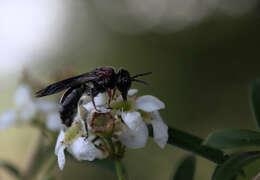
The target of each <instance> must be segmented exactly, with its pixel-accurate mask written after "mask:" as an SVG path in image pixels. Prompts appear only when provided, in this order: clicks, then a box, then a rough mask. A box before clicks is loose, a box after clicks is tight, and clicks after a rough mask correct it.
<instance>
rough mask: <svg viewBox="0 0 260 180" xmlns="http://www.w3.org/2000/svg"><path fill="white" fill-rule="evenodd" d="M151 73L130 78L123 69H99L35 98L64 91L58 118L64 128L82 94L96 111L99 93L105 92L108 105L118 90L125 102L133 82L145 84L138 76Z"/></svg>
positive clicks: (62, 83) (74, 113) (46, 89)
mask: <svg viewBox="0 0 260 180" xmlns="http://www.w3.org/2000/svg"><path fill="white" fill-rule="evenodd" d="M149 74H151V72H147V73H142V74H137V75H135V76H132V77H131V76H130V74H129V72H128V71H127V70H125V69H119V71H118V72H117V73H116V72H115V69H114V68H112V67H99V68H96V69H94V70H92V71H90V72H87V73H84V74H81V75H79V76H75V77H71V78H68V79H65V80H62V81H59V82H56V83H54V84H51V85H49V86H47V87H46V88H44V89H42V90H40V91H38V92H36V97H43V96H48V95H52V94H55V93H59V92H61V91H63V90H65V89H67V91H65V93H64V95H63V96H62V98H61V101H60V104H61V108H60V117H61V120H62V122H63V124H65V125H66V126H68V127H69V126H71V124H72V122H73V118H74V116H75V115H76V113H77V107H78V102H79V100H80V98H81V96H82V95H83V94H84V93H87V95H88V96H90V97H91V99H92V103H93V105H94V107H95V109H96V105H95V102H94V97H96V96H97V95H98V94H99V93H104V92H107V93H108V96H109V100H108V105H109V104H110V101H111V99H112V98H113V96H114V94H115V92H116V90H117V89H118V90H119V91H120V93H121V95H122V98H123V100H125V101H126V100H127V93H128V90H129V89H130V87H131V84H132V82H133V81H135V82H139V83H143V84H146V82H144V81H142V80H138V79H136V78H137V77H140V76H145V75H149Z"/></svg>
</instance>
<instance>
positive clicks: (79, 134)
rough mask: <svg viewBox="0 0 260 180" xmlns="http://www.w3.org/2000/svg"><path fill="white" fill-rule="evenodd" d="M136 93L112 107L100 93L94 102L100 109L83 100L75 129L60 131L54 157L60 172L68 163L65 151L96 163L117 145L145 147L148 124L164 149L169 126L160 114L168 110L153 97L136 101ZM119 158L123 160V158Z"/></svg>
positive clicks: (116, 97) (115, 100)
mask: <svg viewBox="0 0 260 180" xmlns="http://www.w3.org/2000/svg"><path fill="white" fill-rule="evenodd" d="M136 93H137V90H135V89H132V90H129V92H128V102H124V101H123V99H122V97H121V96H119V95H116V96H115V98H114V99H112V101H111V107H109V106H108V104H107V102H108V97H107V94H106V93H101V94H99V95H98V96H96V97H95V98H94V102H95V104H96V107H97V109H95V108H94V106H93V103H92V101H91V100H90V98H88V97H85V96H83V97H82V98H81V102H83V104H82V103H79V107H78V113H77V115H76V116H75V117H74V120H73V123H72V126H71V127H69V128H67V129H66V130H61V131H60V134H59V136H58V139H57V143H56V148H55V154H56V155H57V158H58V164H59V167H60V169H61V170H62V169H63V168H64V165H65V161H66V160H65V155H64V151H65V150H66V151H68V152H69V153H70V154H72V156H73V157H74V158H75V159H77V160H79V161H82V160H87V161H93V160H95V159H103V158H106V157H108V156H109V155H111V154H110V153H111V150H109V149H110V148H111V146H115V147H113V149H116V148H117V146H118V143H119V144H120V145H122V146H124V147H127V148H132V149H138V148H143V147H145V145H146V143H147V140H148V137H149V133H148V128H147V124H151V125H152V127H153V134H154V140H155V142H156V143H157V144H158V146H159V147H161V148H164V147H165V145H166V143H167V140H168V126H167V125H166V124H165V123H164V122H163V120H162V118H161V116H160V114H159V110H160V109H163V108H165V105H164V103H163V102H162V101H160V100H159V99H158V98H156V97H154V96H151V95H146V96H141V97H137V96H136V95H135V94H136ZM54 118H55V117H54ZM110 133H112V134H110ZM102 134H103V135H104V136H103V135H102ZM109 134H110V135H109ZM108 136H109V137H108ZM66 137H67V138H66ZM102 138H103V140H102ZM107 138H110V139H107ZM112 151H114V150H112ZM114 152H117V151H114ZM118 155H119V157H121V155H122V154H118ZM113 156H114V154H112V157H113Z"/></svg>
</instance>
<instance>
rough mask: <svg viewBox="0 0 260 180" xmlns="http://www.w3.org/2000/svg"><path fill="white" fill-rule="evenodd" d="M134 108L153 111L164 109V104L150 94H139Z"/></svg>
mask: <svg viewBox="0 0 260 180" xmlns="http://www.w3.org/2000/svg"><path fill="white" fill-rule="evenodd" d="M136 108H137V109H141V110H143V111H146V112H153V111H157V110H159V109H164V108H165V105H164V103H163V102H162V101H160V100H159V99H158V98H156V97H154V96H150V95H146V96H141V97H139V98H137V100H136Z"/></svg>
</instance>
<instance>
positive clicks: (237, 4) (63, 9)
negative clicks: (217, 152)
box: [0, 0, 260, 180]
mask: <svg viewBox="0 0 260 180" xmlns="http://www.w3.org/2000/svg"><path fill="white" fill-rule="evenodd" d="M259 32H260V3H259V1H257V0H248V1H245V0H111V1H107V0H94V1H91V0H84V1H83V0H77V1H70V0H56V1H53V0H37V1H33V0H1V1H0V82H1V88H0V92H1V93H0V113H1V112H3V111H4V110H6V109H8V108H10V107H12V105H13V104H12V99H13V96H12V95H13V92H14V91H15V88H16V87H17V86H18V85H19V83H20V79H21V76H22V72H23V71H24V70H26V71H27V72H29V74H30V76H31V77H32V78H35V79H38V80H40V81H41V82H42V83H43V84H48V83H50V81H51V79H53V77H55V76H57V73H58V74H59V73H60V74H62V73H64V74H66V73H68V72H73V73H76V74H79V73H83V72H87V71H90V70H92V69H93V68H95V67H98V66H106V65H110V66H114V67H116V68H120V67H124V68H126V69H128V70H129V71H130V72H131V73H132V74H135V73H140V72H146V71H152V72H153V75H152V76H150V77H145V79H146V80H147V81H148V82H149V84H150V86H148V87H145V86H142V85H134V87H136V88H138V89H140V92H139V94H140V95H142V94H152V95H155V96H157V97H159V98H160V99H161V100H163V101H164V102H165V103H166V109H165V110H162V111H161V113H162V116H163V118H164V120H165V121H166V122H167V124H168V125H170V126H173V127H176V128H179V129H182V130H185V131H188V132H190V133H192V134H195V135H197V136H200V137H203V138H204V137H206V136H207V135H208V134H209V133H210V132H212V131H214V130H217V129H224V128H248V129H255V122H254V120H253V116H252V113H251V110H250V102H249V98H248V97H249V83H250V81H251V80H254V79H255V78H257V77H260V33H259ZM68 74H69V73H68ZM37 133H38V132H37V130H35V129H33V128H31V127H23V128H12V129H9V130H5V131H1V132H0V159H4V160H8V161H11V162H12V163H14V164H16V165H17V166H18V167H20V168H21V169H26V167H27V165H28V164H29V163H30V161H31V159H30V157H31V153H32V149H33V148H34V146H35V141H39V139H37V138H36V136H37ZM186 154H187V152H185V151H183V150H181V149H178V148H177V147H172V146H167V147H166V148H165V149H164V150H161V149H159V148H158V147H157V146H156V145H155V143H154V142H153V141H152V140H150V141H149V143H148V144H147V146H146V147H145V148H144V149H140V150H128V151H127V154H126V157H125V159H124V163H125V166H126V168H127V170H128V174H129V177H130V179H135V180H139V179H140V180H141V179H151V180H156V179H171V177H172V175H173V173H174V171H175V168H176V166H177V165H178V162H179V161H180V160H181V159H182V158H183V156H184V155H186ZM257 163H258V164H259V166H257ZM214 167H215V165H214V164H213V163H210V162H208V161H207V160H205V159H202V158H200V157H197V168H196V174H195V179H196V180H208V179H210V176H211V174H212V171H213V169H214ZM257 167H259V168H257ZM55 168H56V169H57V173H58V177H59V179H77V180H80V179H116V176H115V173H114V171H113V170H112V171H111V168H104V167H103V166H99V165H98V164H95V163H82V162H77V161H75V160H72V159H71V160H69V161H68V162H67V164H66V166H65V169H64V171H62V172H60V171H59V170H58V168H57V166H56V167H55ZM247 171H248V175H249V178H248V179H250V177H252V176H253V175H254V174H256V172H258V171H260V163H259V162H256V163H255V164H254V165H252V166H250V167H249V168H247ZM0 179H1V180H2V179H14V177H12V176H10V175H8V174H7V173H6V172H5V171H3V170H0Z"/></svg>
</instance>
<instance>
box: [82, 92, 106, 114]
mask: <svg viewBox="0 0 260 180" xmlns="http://www.w3.org/2000/svg"><path fill="white" fill-rule="evenodd" d="M94 102H95V105H96V107H97V109H98V110H100V108H101V109H102V106H105V105H106V102H107V101H106V94H105V93H99V94H98V95H97V96H96V97H95V98H94ZM84 108H86V109H87V111H92V110H94V105H93V103H92V101H90V102H88V103H87V104H85V105H84ZM103 108H104V107H103Z"/></svg>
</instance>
